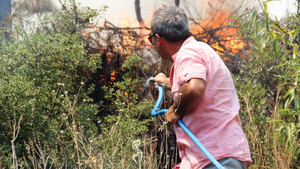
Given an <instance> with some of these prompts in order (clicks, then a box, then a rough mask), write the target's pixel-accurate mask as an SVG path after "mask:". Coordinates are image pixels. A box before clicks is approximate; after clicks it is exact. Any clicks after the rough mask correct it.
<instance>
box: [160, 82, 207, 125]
mask: <svg viewBox="0 0 300 169" xmlns="http://www.w3.org/2000/svg"><path fill="white" fill-rule="evenodd" d="M204 90H205V81H204V80H202V79H191V80H189V81H188V82H186V83H184V84H183V85H182V86H181V87H180V88H179V94H178V96H177V98H176V99H175V101H174V103H173V105H172V106H171V107H170V108H169V110H168V112H167V113H166V119H167V120H168V121H169V122H170V123H172V124H177V120H179V119H180V118H182V117H183V116H184V115H185V114H188V112H187V111H188V110H189V109H191V108H193V107H195V106H197V104H198V101H199V100H200V99H201V97H202V95H203V93H204Z"/></svg>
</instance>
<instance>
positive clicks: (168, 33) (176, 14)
mask: <svg viewBox="0 0 300 169" xmlns="http://www.w3.org/2000/svg"><path fill="white" fill-rule="evenodd" d="M151 31H152V33H154V34H158V35H159V36H161V37H164V38H165V39H166V40H168V41H171V42H176V41H181V40H185V39H187V38H188V37H189V36H190V31H189V24H188V18H187V16H186V14H185V13H184V11H183V10H182V9H180V8H178V7H175V6H169V7H164V8H160V9H158V10H157V11H156V12H155V13H154V15H153V18H152V21H151Z"/></svg>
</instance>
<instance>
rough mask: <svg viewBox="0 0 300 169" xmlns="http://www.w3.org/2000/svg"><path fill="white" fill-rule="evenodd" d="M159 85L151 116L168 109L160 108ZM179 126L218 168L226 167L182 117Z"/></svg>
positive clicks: (161, 97) (161, 96)
mask: <svg viewBox="0 0 300 169" xmlns="http://www.w3.org/2000/svg"><path fill="white" fill-rule="evenodd" d="M157 87H158V92H159V94H158V99H157V101H156V103H155V106H154V108H153V109H152V112H151V114H150V116H152V117H153V116H156V115H159V114H164V113H166V112H167V111H168V109H162V110H158V109H159V107H160V104H161V101H162V99H163V92H164V90H163V87H162V86H161V85H157ZM177 122H178V124H179V126H180V127H181V128H182V129H183V130H184V132H185V133H186V134H187V135H188V136H189V137H190V138H191V139H192V140H193V142H194V143H195V144H196V145H197V147H198V148H199V149H200V150H201V151H202V153H203V154H204V155H205V156H206V157H207V158H208V159H209V160H210V161H211V162H212V163H213V164H214V165H215V166H216V167H217V168H218V169H224V167H223V166H222V165H221V164H220V163H219V162H218V161H217V160H216V159H215V158H214V157H213V156H212V155H211V154H210V153H209V152H208V151H207V149H206V148H205V147H204V146H203V145H202V144H201V142H200V141H199V140H198V139H197V137H196V136H195V135H194V134H193V133H192V132H191V131H190V130H189V129H188V128H187V126H186V125H185V124H184V123H183V121H182V120H181V119H180V120H178V121H177Z"/></svg>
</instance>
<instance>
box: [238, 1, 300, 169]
mask: <svg viewBox="0 0 300 169" xmlns="http://www.w3.org/2000/svg"><path fill="white" fill-rule="evenodd" d="M264 5H265V3H264ZM247 18H251V20H249V19H247ZM240 21H241V22H242V23H241V25H242V26H241V27H240V30H241V34H242V36H243V37H245V39H244V40H245V42H248V45H249V46H250V49H249V51H248V52H246V53H245V56H244V57H243V58H241V65H240V66H241V72H240V74H239V75H236V76H235V83H236V88H237V91H238V94H239V97H240V101H241V116H242V119H243V122H244V129H245V132H246V134H247V137H248V139H249V144H250V148H251V153H252V158H253V161H254V164H253V167H252V168H276V169H281V168H297V166H298V165H299V163H298V162H299V161H297V160H299V159H298V156H299V153H300V149H299V144H300V141H299V127H300V125H299V73H300V65H299V58H300V57H299V56H300V54H299V51H298V50H299V40H300V36H299V31H300V27H299V23H300V22H299V21H300V20H299V16H290V17H287V18H285V19H284V20H282V21H280V22H279V21H272V20H271V19H270V18H269V16H268V12H267V8H266V6H265V17H264V18H263V17H260V16H258V15H257V13H256V12H253V14H252V17H251V16H250V17H249V16H245V18H240ZM286 23H288V24H286ZM286 25H288V26H286Z"/></svg>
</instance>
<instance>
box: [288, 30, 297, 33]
mask: <svg viewBox="0 0 300 169" xmlns="http://www.w3.org/2000/svg"><path fill="white" fill-rule="evenodd" d="M294 32H296V30H295V29H293V30H291V31H289V32H288V33H287V34H292V33H294Z"/></svg>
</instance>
